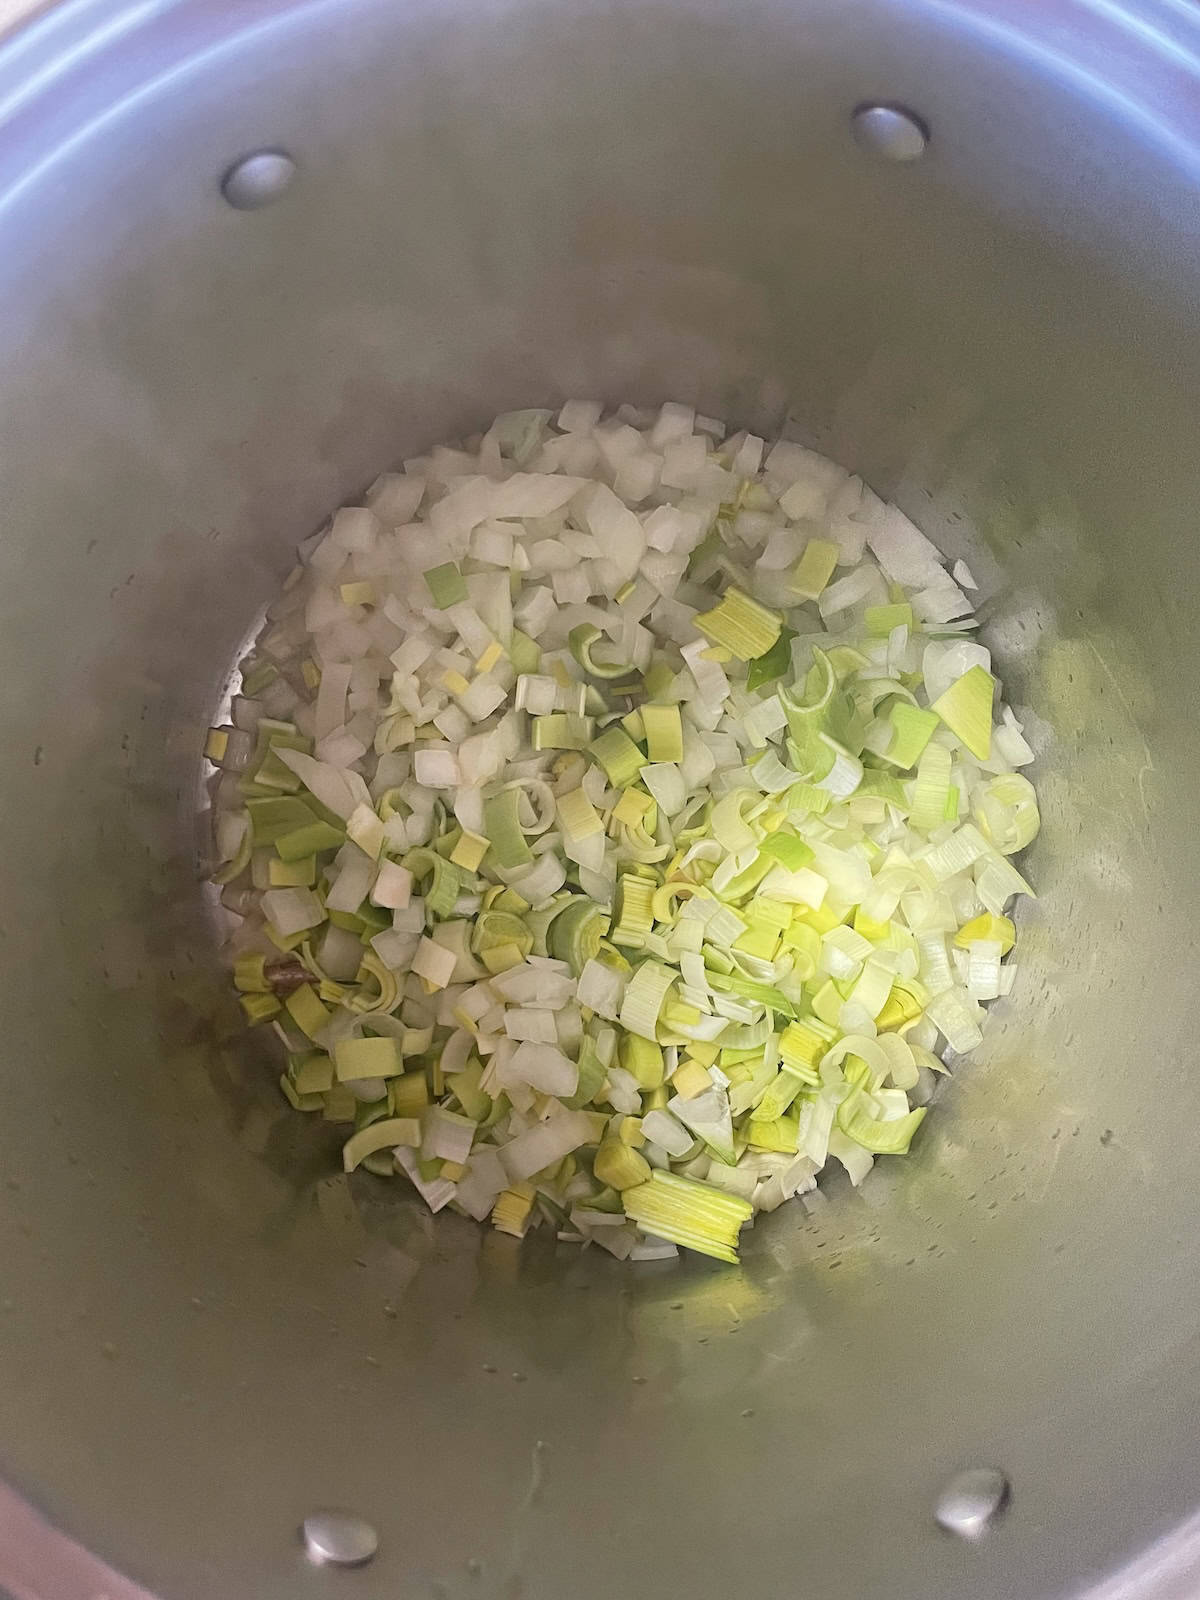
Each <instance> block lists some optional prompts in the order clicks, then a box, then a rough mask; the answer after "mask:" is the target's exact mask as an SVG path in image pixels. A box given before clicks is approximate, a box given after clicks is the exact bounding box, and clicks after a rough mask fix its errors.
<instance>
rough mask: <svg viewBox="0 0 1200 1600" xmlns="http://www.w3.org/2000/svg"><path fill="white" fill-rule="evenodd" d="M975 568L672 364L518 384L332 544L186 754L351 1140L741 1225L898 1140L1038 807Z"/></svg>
mask: <svg viewBox="0 0 1200 1600" xmlns="http://www.w3.org/2000/svg"><path fill="white" fill-rule="evenodd" d="M953 573H954V575H953V576H952V575H951V573H949V572H947V570H946V567H945V564H944V560H943V557H942V556H941V554H940V553H939V552H938V551H937V550H936V549H935V547H934V546H933V545H932V544H931V543H930V542H929V541H928V540H927V539H926V538H925V537H924V535H923V534H921V533H920V532H919V531H918V530H917V529H916V528H915V527H914V526H913V525H912V523H911V522H909V521H908V519H907V518H906V517H905V516H903V514H902V513H901V512H900V511H898V510H897V509H896V507H895V506H890V505H886V504H884V503H883V502H882V501H881V500H880V499H879V498H878V497H877V496H876V495H874V494H873V493H872V492H871V491H870V489H868V488H867V487H866V486H865V485H864V484H863V483H862V482H861V481H860V480H859V479H857V478H854V477H851V476H850V474H849V473H847V472H845V471H844V470H843V469H842V468H841V467H839V466H837V465H836V464H835V463H833V462H831V461H828V460H826V459H824V458H823V457H821V456H818V455H816V454H815V453H814V452H812V451H810V450H807V449H804V448H803V447H802V446H800V445H798V444H794V443H791V442H790V441H781V442H779V443H777V444H775V445H774V446H772V447H770V448H767V447H766V446H765V445H764V441H763V440H762V439H759V438H757V437H755V436H754V435H753V434H749V433H745V432H740V433H735V434H733V435H732V436H727V435H726V431H725V429H724V428H723V427H722V425H721V424H719V423H717V422H714V421H712V420H711V419H709V418H706V417H701V416H697V415H696V414H695V413H694V412H693V411H692V410H691V408H689V407H687V406H683V405H676V404H667V405H665V406H663V407H662V409H661V410H660V411H658V412H653V413H644V412H639V411H636V410H634V409H633V408H631V407H628V406H622V407H621V408H620V410H619V411H618V412H617V413H616V414H615V415H612V416H609V417H605V416H604V415H603V412H602V408H601V406H600V405H599V404H598V403H593V402H588V401H570V402H568V404H567V405H565V406H564V407H563V408H562V410H561V411H560V412H559V414H558V415H557V417H554V416H552V414H551V413H550V412H549V411H538V410H530V411H517V412H510V413H508V414H506V415H504V416H501V417H498V418H497V419H496V421H495V422H494V423H493V424H492V426H491V428H489V430H488V431H487V433H486V434H484V435H482V436H481V437H477V438H473V439H470V440H468V441H466V443H465V444H464V445H463V446H462V447H461V448H457V447H444V448H439V449H436V450H433V451H431V452H430V453H429V454H428V455H425V456H421V457H419V458H416V459H414V460H411V461H408V462H406V463H405V465H404V470H403V471H402V472H396V473H385V474H384V476H383V477H381V478H379V479H378V480H377V481H376V483H375V484H374V485H373V486H372V487H371V489H370V490H369V491H368V493H367V495H366V501H365V504H364V505H362V506H352V507H346V508H344V509H343V510H341V511H339V512H337V514H336V515H335V516H334V518H333V519H332V522H331V523H330V525H329V526H328V528H326V529H324V530H322V531H321V533H320V534H319V535H317V536H315V537H314V538H312V539H310V540H308V541H307V542H306V544H305V545H304V547H303V548H302V550H301V553H300V564H299V565H298V566H297V567H296V568H295V570H294V571H293V573H292V575H291V577H290V578H289V579H288V581H287V583H286V585H285V587H284V590H283V593H282V594H281V596H280V598H279V599H278V600H277V601H276V603H275V604H274V605H273V606H272V607H271V609H270V611H269V612H268V616H267V620H266V623H265V624H264V626H263V629H262V631H261V633H260V634H259V636H258V638H257V640H256V642H255V644H254V647H253V649H252V650H251V652H250V653H249V655H247V657H246V658H245V659H244V660H243V661H242V662H241V664H240V666H241V692H240V694H238V695H236V696H235V698H234V700H233V704H232V709H231V713H230V722H229V723H228V724H227V725H225V726H222V727H220V728H216V729H212V730H210V732H209V734H208V736H207V740H206V742H205V746H204V753H205V756H206V758H207V760H208V761H209V762H211V763H212V765H213V768H214V769H215V770H214V776H213V779H212V783H211V790H212V800H213V818H214V840H215V854H216V860H217V865H216V867H215V869H214V872H213V878H214V880H215V882H217V883H218V884H220V885H221V886H222V889H221V898H222V902H223V904H224V905H225V907H226V908H227V909H228V910H229V911H230V912H232V913H235V915H236V919H237V921H236V926H235V927H234V929H233V931H232V933H231V936H230V940H229V953H230V962H231V966H232V970H233V981H234V985H235V987H236V989H237V991H238V994H239V998H240V1001H241V1004H242V1007H243V1010H244V1011H245V1014H246V1019H247V1022H248V1024H251V1025H256V1026H269V1027H270V1029H272V1030H273V1031H274V1033H275V1034H276V1035H277V1036H278V1038H279V1041H280V1043H281V1045H282V1047H283V1050H284V1052H285V1053H286V1067H285V1070H284V1072H283V1076H282V1078H281V1079H280V1088H281V1090H282V1093H283V1095H284V1097H285V1098H286V1099H287V1101H288V1103H289V1104H290V1105H291V1106H292V1107H293V1108H294V1109H295V1110H296V1111H298V1112H303V1113H308V1114H310V1115H315V1116H320V1117H323V1118H324V1119H325V1120H327V1121H330V1122H334V1123H339V1124H343V1125H344V1128H345V1135H346V1137H345V1141H344V1154H343V1164H344V1167H345V1169H346V1171H347V1172H352V1171H355V1170H357V1169H360V1168H361V1169H362V1170H365V1171H367V1172H369V1173H371V1174H374V1175H376V1176H377V1177H388V1178H394V1179H397V1180H398V1181H400V1182H403V1183H406V1184H410V1185H411V1186H412V1187H413V1188H415V1189H416V1191H417V1192H418V1194H419V1195H420V1196H421V1197H422V1198H423V1199H424V1200H425V1202H426V1203H427V1204H428V1205H429V1207H430V1209H431V1210H433V1211H439V1210H441V1209H442V1208H443V1207H444V1206H449V1207H451V1208H452V1209H454V1210H457V1211H459V1212H462V1213H465V1214H466V1215H468V1216H470V1217H473V1218H475V1219H476V1220H478V1221H480V1222H486V1221H490V1223H491V1225H492V1226H493V1227H494V1228H497V1229H499V1230H500V1231H501V1232H504V1233H508V1234H512V1235H514V1236H515V1237H517V1238H522V1237H524V1235H525V1234H526V1233H527V1232H528V1231H530V1230H531V1229H533V1228H537V1227H549V1228H551V1229H553V1230H554V1232H555V1233H556V1235H557V1237H558V1238H559V1239H561V1240H567V1241H572V1242H576V1243H579V1244H581V1245H588V1244H595V1245H598V1246H600V1247H601V1248H602V1249H604V1250H607V1251H609V1252H610V1253H611V1254H612V1255H614V1256H617V1257H618V1258H619V1259H632V1260H651V1259H659V1258H661V1257H665V1256H671V1255H674V1254H675V1253H676V1252H677V1249H678V1247H680V1246H683V1247H685V1248H688V1249H692V1250H697V1251H700V1252H702V1253H704V1254H707V1255H709V1256H712V1257H714V1258H716V1259H718V1260H721V1261H726V1262H735V1261H736V1260H737V1248H738V1241H739V1236H740V1234H741V1231H742V1229H743V1227H744V1226H745V1225H746V1224H747V1223H748V1222H750V1221H751V1219H752V1218H753V1217H754V1215H755V1213H757V1212H760V1211H773V1210H775V1209H776V1208H777V1207H779V1206H781V1205H782V1204H783V1203H784V1202H785V1201H786V1200H789V1199H791V1198H792V1197H793V1196H795V1195H798V1194H803V1193H804V1192H805V1191H807V1190H810V1189H811V1188H812V1187H813V1186H814V1185H815V1183H816V1181H817V1177H818V1175H819V1174H820V1173H821V1172H822V1170H823V1169H824V1168H825V1167H826V1165H827V1163H828V1162H829V1160H830V1158H831V1157H832V1158H833V1159H834V1160H835V1161H836V1162H838V1163H839V1164H840V1165H841V1166H842V1167H843V1168H844V1169H845V1170H846V1172H847V1173H848V1174H849V1177H850V1181H851V1182H852V1183H854V1184H859V1183H861V1182H862V1181H863V1179H864V1178H865V1177H866V1175H867V1173H868V1172H869V1171H870V1169H871V1167H872V1164H873V1162H874V1161H875V1160H876V1159H877V1158H878V1157H881V1156H896V1155H904V1154H906V1153H907V1152H908V1150H909V1147H910V1144H911V1142H912V1140H913V1138H914V1136H917V1137H919V1132H918V1130H919V1128H920V1124H921V1122H922V1119H923V1118H924V1117H925V1114H926V1108H927V1104H928V1102H929V1100H930V1097H931V1094H932V1090H933V1086H934V1083H935V1081H936V1080H935V1074H938V1073H942V1072H944V1071H946V1065H945V1059H944V1058H945V1057H946V1056H947V1055H951V1056H953V1057H957V1056H959V1055H962V1054H965V1053H966V1052H969V1051H970V1050H972V1049H974V1047H975V1046H976V1045H977V1044H978V1043H979V1042H980V1039H981V1038H982V1028H983V1022H984V1014H985V1012H984V1008H985V1006H986V1005H987V1003H988V1002H989V1001H992V1000H995V999H998V998H999V997H1001V996H1003V995H1007V994H1008V993H1009V992H1010V990H1011V988H1012V985H1013V981H1014V978H1015V975H1016V965H1015V962H1014V960H1013V959H1012V952H1013V950H1014V946H1015V944H1016V941H1017V934H1018V930H1017V927H1016V925H1015V924H1014V922H1013V920H1012V918H1011V917H1010V915H1009V914H1008V912H1009V908H1010V902H1011V901H1012V900H1013V899H1014V897H1016V896H1018V895H1031V894H1032V892H1033V891H1032V890H1031V889H1030V887H1029V885H1028V884H1027V883H1026V881H1025V879H1024V878H1023V877H1022V876H1021V874H1020V873H1019V872H1018V871H1017V870H1016V868H1015V867H1014V865H1013V864H1012V860H1011V858H1012V856H1013V855H1015V854H1016V853H1018V852H1019V851H1021V850H1023V849H1024V848H1025V847H1026V846H1027V845H1028V844H1029V843H1030V842H1031V841H1032V839H1033V838H1034V837H1035V835H1036V834H1037V831H1038V827H1039V824H1040V818H1039V814H1038V805H1037V796H1036V794H1035V792H1034V789H1033V786H1032V784H1031V783H1030V782H1029V780H1028V779H1027V778H1026V777H1025V776H1023V775H1022V774H1021V772H1019V771H1018V770H1017V769H1018V768H1020V767H1023V766H1025V765H1027V764H1028V763H1029V762H1030V761H1032V759H1033V751H1032V749H1031V748H1030V746H1029V744H1028V743H1027V742H1026V740H1025V737H1024V732H1023V729H1022V726H1021V723H1020V722H1019V721H1018V719H1017V717H1016V716H1015V714H1014V713H1013V711H1012V710H1011V709H1010V708H1009V707H1008V706H1006V705H1005V704H1004V703H1003V700H1002V698H1001V689H1000V685H999V683H998V681H997V679H996V677H995V676H994V674H993V672H992V662H991V657H990V654H989V652H988V650H987V649H986V648H985V647H984V646H982V645H981V644H979V643H978V642H977V641H976V638H975V631H976V626H977V624H976V619H975V617H974V614H973V613H974V607H973V603H972V601H971V600H970V599H969V598H968V597H967V594H966V593H965V592H964V590H963V589H962V588H960V586H959V581H957V580H961V581H962V582H963V583H967V584H968V586H969V587H971V588H972V589H973V588H974V582H973V580H971V579H969V575H968V574H967V569H966V568H965V567H964V566H963V565H962V563H961V562H957V563H956V564H955V566H954V569H953ZM354 1181H356V1182H357V1181H359V1180H357V1179H356V1180H354ZM365 1181H371V1180H370V1179H368V1180H365Z"/></svg>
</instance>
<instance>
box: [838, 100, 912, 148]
mask: <svg viewBox="0 0 1200 1600" xmlns="http://www.w3.org/2000/svg"><path fill="white" fill-rule="evenodd" d="M850 125H851V127H852V128H853V130H854V137H855V140H856V141H857V142H858V144H860V145H861V146H862V148H863V149H864V150H870V151H871V152H872V153H873V154H874V155H877V156H882V157H883V158H884V160H885V161H916V160H917V159H918V157H920V156H923V155H924V154H925V146H926V145H927V144H928V143H929V129H928V128H927V127H926V126H925V124H924V123H923V122H922V121H921V119H920V117H918V116H917V115H916V114H915V112H912V111H906V110H905V109H904V107H903V106H887V105H864V106H859V107H858V108H857V110H856V111H855V112H854V115H853V116H852V118H851V119H850Z"/></svg>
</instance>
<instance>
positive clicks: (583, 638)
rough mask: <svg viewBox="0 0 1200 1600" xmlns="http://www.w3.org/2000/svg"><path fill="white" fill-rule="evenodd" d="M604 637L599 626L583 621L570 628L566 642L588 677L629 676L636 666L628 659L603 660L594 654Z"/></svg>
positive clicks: (611, 678)
mask: <svg viewBox="0 0 1200 1600" xmlns="http://www.w3.org/2000/svg"><path fill="white" fill-rule="evenodd" d="M604 638H605V635H604V633H603V632H602V631H601V630H600V629H599V628H597V627H596V626H595V625H594V624H591V623H586V622H585V623H581V624H580V626H579V627H577V628H572V629H571V632H570V635H569V637H568V640H567V642H568V644H569V645H570V647H571V654H572V655H573V656H574V657H575V659H576V661H578V663H579V665H580V666H581V667H582V668H583V670H584V671H585V672H586V673H587V674H588V676H589V677H592V678H603V679H606V680H615V679H617V678H628V677H631V676H632V675H633V673H634V672H635V671H636V668H634V667H633V666H631V665H630V663H629V662H628V661H604V660H603V659H601V658H599V657H598V656H597V655H596V645H597V644H599V643H600V641H601V640H603V639H604Z"/></svg>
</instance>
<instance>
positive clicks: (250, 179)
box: [221, 150, 296, 211]
mask: <svg viewBox="0 0 1200 1600" xmlns="http://www.w3.org/2000/svg"><path fill="white" fill-rule="evenodd" d="M295 176H296V163H295V162H294V161H293V160H292V158H291V156H289V155H286V154H285V153H284V152H283V151H282V150H256V151H255V152H254V154H253V155H249V156H243V157H242V159H241V160H240V161H236V162H235V163H234V164H233V166H232V167H230V169H229V171H228V172H227V173H226V174H225V176H224V177H223V178H222V179H221V193H222V194H223V195H224V196H225V198H226V200H228V202H229V204H230V205H231V206H233V207H234V208H235V210H237V211H257V210H259V209H260V208H261V207H262V206H269V205H271V204H272V203H273V202H274V201H276V200H278V199H279V197H280V195H281V194H283V193H285V191H286V190H287V189H289V188H290V187H291V183H292V179H293V178H294V177H295Z"/></svg>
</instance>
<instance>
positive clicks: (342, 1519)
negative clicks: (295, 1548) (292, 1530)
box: [300, 1511, 379, 1567]
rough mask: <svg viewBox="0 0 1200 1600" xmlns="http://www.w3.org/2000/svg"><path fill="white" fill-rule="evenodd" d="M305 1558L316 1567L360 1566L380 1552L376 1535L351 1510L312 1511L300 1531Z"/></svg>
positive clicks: (368, 1525)
mask: <svg viewBox="0 0 1200 1600" xmlns="http://www.w3.org/2000/svg"><path fill="white" fill-rule="evenodd" d="M300 1536H301V1538H302V1539H303V1540H304V1548H305V1551H306V1552H307V1554H308V1559H309V1560H310V1561H313V1562H315V1563H316V1564H317V1565H318V1566H331V1567H361V1566H364V1565H365V1564H366V1563H367V1562H368V1561H370V1560H371V1558H372V1557H373V1556H374V1554H375V1552H376V1551H377V1550H378V1549H379V1535H378V1534H377V1533H376V1532H375V1529H374V1528H373V1527H372V1526H371V1524H370V1523H369V1522H364V1521H363V1519H362V1517H356V1516H355V1515H354V1513H353V1512H352V1511H313V1512H311V1513H310V1514H309V1515H308V1516H307V1517H305V1519H304V1522H303V1523H302V1525H301V1528H300Z"/></svg>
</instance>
